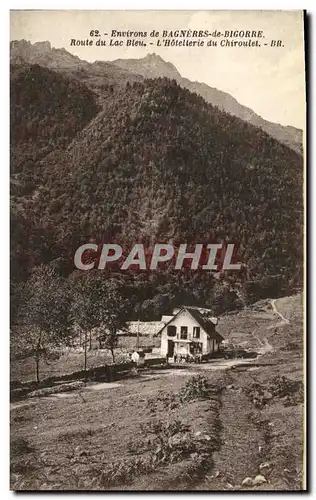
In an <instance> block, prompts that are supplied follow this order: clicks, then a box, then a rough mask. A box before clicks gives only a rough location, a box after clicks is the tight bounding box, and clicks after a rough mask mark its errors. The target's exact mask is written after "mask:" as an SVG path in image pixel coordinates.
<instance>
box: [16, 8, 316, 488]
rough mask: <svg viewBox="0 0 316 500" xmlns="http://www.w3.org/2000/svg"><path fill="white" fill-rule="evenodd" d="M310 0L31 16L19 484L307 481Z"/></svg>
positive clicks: (21, 150) (22, 158)
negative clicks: (273, 5) (292, 6)
mask: <svg viewBox="0 0 316 500" xmlns="http://www.w3.org/2000/svg"><path fill="white" fill-rule="evenodd" d="M305 44H306V16H305V13H304V11H299V10H296V11H263V10H261V11H251V10H250V11H237V10H236V11H216V10H214V11H212V10H209V11H172V10H170V11H150V10H147V11H106V10H104V11H97V10H12V11H11V12H10V180H11V183H10V199H11V224H10V228H11V232H10V234H11V250H10V254H11V274H10V285H11V291H10V293H11V295H10V297H11V308H10V309H11V317H10V372H11V374H10V395H11V399H10V420H11V422H10V464H11V467H10V488H11V489H12V490H15V491H45V490H47V491H127V492H128V491H194V492H202V491H204V492H205V491H209V492H212V491H215V492H221V491H223V492H227V491H229V492H241V491H242V492H245V491H253V492H262V491H265V492H269V491H304V490H306V489H307V477H306V468H307V466H306V407H305V403H306V398H305V396H306V392H305V391H306V388H305V382H306V379H305V376H306V366H305V362H306V359H305V352H306V334H305V321H306V319H305V219H306V217H305V191H306V189H305V188H306V186H305V177H306V175H305V172H306V89H305V86H306V79H305V71H306V69H305Z"/></svg>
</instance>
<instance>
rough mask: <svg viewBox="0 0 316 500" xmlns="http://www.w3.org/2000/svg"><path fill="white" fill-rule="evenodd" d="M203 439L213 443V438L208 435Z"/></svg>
mask: <svg viewBox="0 0 316 500" xmlns="http://www.w3.org/2000/svg"><path fill="white" fill-rule="evenodd" d="M203 438H204V439H205V441H211V439H212V438H211V437H210V436H208V435H207V434H204V436H203Z"/></svg>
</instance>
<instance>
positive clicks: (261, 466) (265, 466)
mask: <svg viewBox="0 0 316 500" xmlns="http://www.w3.org/2000/svg"><path fill="white" fill-rule="evenodd" d="M259 469H260V470H262V469H271V464H269V462H263V463H262V464H260V465H259Z"/></svg>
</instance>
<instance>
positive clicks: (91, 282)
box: [72, 273, 130, 370]
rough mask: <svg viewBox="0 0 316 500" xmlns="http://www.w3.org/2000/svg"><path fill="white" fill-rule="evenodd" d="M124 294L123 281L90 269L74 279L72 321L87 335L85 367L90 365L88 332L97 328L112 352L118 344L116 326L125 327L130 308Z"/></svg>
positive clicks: (117, 327) (105, 344) (101, 339)
mask: <svg viewBox="0 0 316 500" xmlns="http://www.w3.org/2000/svg"><path fill="white" fill-rule="evenodd" d="M129 309H130V308H129V306H128V301H127V300H126V298H125V297H124V281H123V280H120V279H117V278H106V277H105V275H104V274H101V275H100V274H99V275H96V274H94V273H90V274H89V275H88V276H85V277H83V278H81V277H80V278H78V279H75V282H74V294H73V305H72V316H73V322H74V325H75V326H76V328H77V330H79V332H81V333H83V335H84V369H85V370H86V369H87V344H88V342H89V340H88V333H90V332H91V330H92V329H94V328H98V331H99V341H101V342H102V343H103V344H104V346H105V348H106V349H109V350H110V352H111V354H112V359H113V363H114V361H115V354H114V350H115V348H116V347H117V344H118V337H117V330H118V329H119V328H123V327H124V326H125V323H126V319H127V317H128V312H129Z"/></svg>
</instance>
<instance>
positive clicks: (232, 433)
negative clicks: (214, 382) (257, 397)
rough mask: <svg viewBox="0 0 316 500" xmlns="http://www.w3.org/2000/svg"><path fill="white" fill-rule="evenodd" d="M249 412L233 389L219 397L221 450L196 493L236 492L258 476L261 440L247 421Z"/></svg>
mask: <svg viewBox="0 0 316 500" xmlns="http://www.w3.org/2000/svg"><path fill="white" fill-rule="evenodd" d="M252 411H253V408H252V406H251V404H250V402H249V400H248V399H247V397H246V395H245V394H244V393H243V392H242V391H239V390H236V389H226V390H225V391H224V392H223V393H222V407H221V412H220V418H221V423H222V446H221V448H220V450H219V451H218V452H215V453H214V454H213V463H214V465H213V468H212V471H211V472H210V474H208V475H207V477H206V478H205V481H204V482H203V484H202V485H199V486H198V489H199V490H200V489H203V490H231V489H239V488H240V486H241V483H242V481H243V479H244V478H245V477H247V476H250V477H253V476H255V475H256V474H258V467H259V465H260V462H261V460H262V457H261V456H260V447H261V445H262V436H261V434H260V433H259V432H258V429H257V428H256V427H255V425H254V424H253V422H252V421H251V419H250V415H251V412H252Z"/></svg>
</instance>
